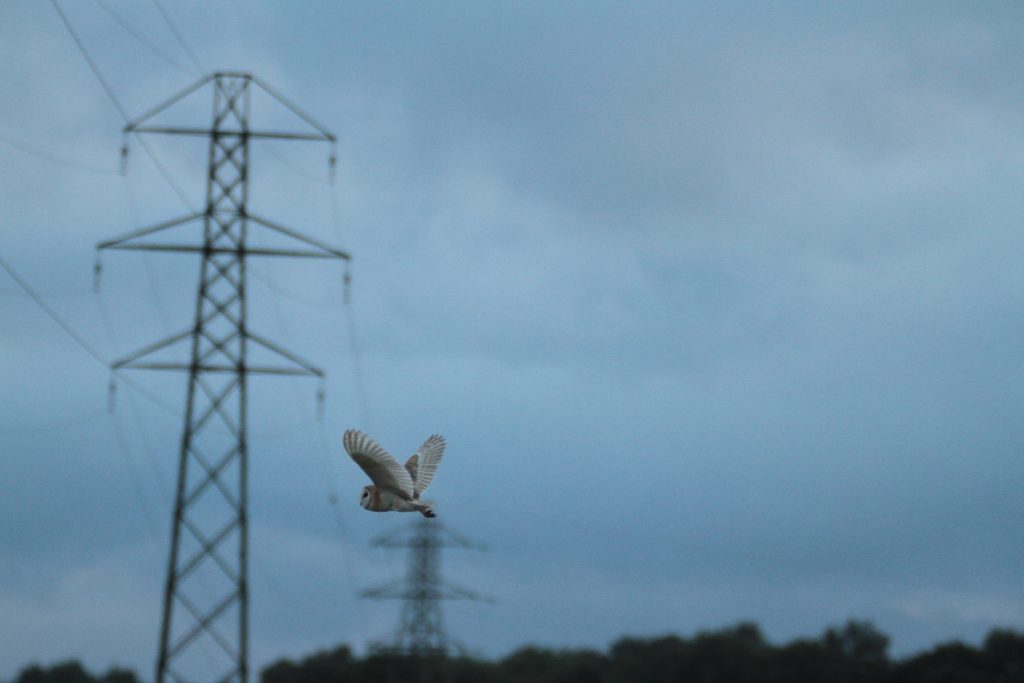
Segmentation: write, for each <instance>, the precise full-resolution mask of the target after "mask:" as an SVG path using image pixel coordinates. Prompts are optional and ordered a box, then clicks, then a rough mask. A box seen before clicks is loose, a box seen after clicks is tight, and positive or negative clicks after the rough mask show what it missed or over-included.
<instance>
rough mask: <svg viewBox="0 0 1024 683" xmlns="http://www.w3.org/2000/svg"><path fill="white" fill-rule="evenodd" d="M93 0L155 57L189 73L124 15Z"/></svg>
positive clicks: (98, 0) (99, 0) (103, 3)
mask: <svg viewBox="0 0 1024 683" xmlns="http://www.w3.org/2000/svg"><path fill="white" fill-rule="evenodd" d="M95 1H96V4H97V5H99V6H100V7H102V8H103V9H104V10H105V11H106V12H107V14H109V15H110V16H111V17H113V18H114V21H116V22H117V23H118V24H119V25H120V26H121V28H123V29H124V30H125V31H126V32H127V33H128V34H129V35H130V36H131V37H132V38H135V40H137V41H139V43H140V44H141V45H142V46H143V47H145V48H146V49H147V50H149V51H150V52H152V53H153V54H154V55H156V56H157V57H159V58H160V59H162V60H163V61H165V62H167V63H168V64H170V65H171V66H173V67H174V68H175V69H177V70H178V71H181V72H182V73H188V74H189V75H191V74H190V73H189V70H188V69H187V68H185V67H184V66H182V65H181V64H179V63H178V62H177V61H175V60H174V59H173V58H171V57H169V56H168V55H166V54H164V52H162V51H161V50H160V48H158V47H157V46H156V45H154V44H153V43H151V42H149V40H147V39H146V38H145V36H143V35H142V34H141V33H140V32H139V31H138V30H137V29H136V28H135V27H134V26H132V25H131V24H129V23H128V21H127V20H126V19H125V18H124V17H122V16H121V15H120V14H118V13H117V12H115V11H114V10H113V9H111V8H110V6H109V5H107V4H106V3H105V2H104V1H103V0H95Z"/></svg>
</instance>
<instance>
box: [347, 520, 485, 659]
mask: <svg viewBox="0 0 1024 683" xmlns="http://www.w3.org/2000/svg"><path fill="white" fill-rule="evenodd" d="M372 543H373V545H376V546H381V547H385V548H409V551H410V552H409V564H408V566H407V569H406V575H405V579H404V580H399V581H395V582H393V583H390V584H387V585H384V586H381V587H378V588H371V589H369V590H365V591H363V592H362V593H361V594H360V595H361V597H364V598H374V599H400V600H402V614H401V621H400V622H399V626H398V631H397V633H396V635H395V639H394V641H393V643H392V648H393V649H394V650H395V651H397V652H400V653H402V654H407V655H414V656H418V657H436V656H439V655H446V654H447V653H448V651H449V649H450V647H451V643H450V641H449V640H448V634H447V631H446V630H445V626H444V616H443V614H442V611H441V601H442V600H460V599H461V600H489V598H486V597H484V596H481V595H480V594H479V593H476V592H475V591H471V590H469V589H468V588H461V587H459V586H455V585H452V584H450V583H447V582H446V581H444V579H443V578H442V577H441V548H472V549H476V550H483V549H484V548H483V546H481V545H479V544H477V543H473V542H472V541H470V540H468V539H466V538H464V537H462V536H460V535H459V534H456V533H455V532H454V531H452V530H451V529H448V528H446V527H444V526H443V525H442V524H441V523H440V522H438V521H437V520H436V519H433V520H431V519H426V518H424V519H419V520H417V521H416V522H414V523H413V524H412V525H410V526H408V527H404V528H401V529H398V530H396V531H392V532H389V533H386V534H383V535H381V536H378V537H377V538H375V539H373V541H372Z"/></svg>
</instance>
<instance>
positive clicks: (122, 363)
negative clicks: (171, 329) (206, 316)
mask: <svg viewBox="0 0 1024 683" xmlns="http://www.w3.org/2000/svg"><path fill="white" fill-rule="evenodd" d="M190 334H192V330H191V329H189V330H185V331H184V332H179V333H178V334H173V335H171V336H170V337H166V338H164V339H161V340H160V341H158V342H156V343H154V344H150V345H149V346H144V347H142V348H141V349H139V350H138V351H136V352H135V353H133V354H131V355H129V356H125V357H124V358H122V359H120V360H116V361H114V362H113V363H112V364H111V366H110V367H111V368H112V369H113V370H118V369H120V368H130V367H133V366H132V363H133V362H134V361H136V360H138V359H139V358H142V357H143V356H147V355H149V354H151V353H153V352H155V351H159V350H160V349H162V348H164V347H167V346H170V345H171V344H174V343H176V342H179V341H181V340H182V339H184V338H186V337H188V336H189V335H190Z"/></svg>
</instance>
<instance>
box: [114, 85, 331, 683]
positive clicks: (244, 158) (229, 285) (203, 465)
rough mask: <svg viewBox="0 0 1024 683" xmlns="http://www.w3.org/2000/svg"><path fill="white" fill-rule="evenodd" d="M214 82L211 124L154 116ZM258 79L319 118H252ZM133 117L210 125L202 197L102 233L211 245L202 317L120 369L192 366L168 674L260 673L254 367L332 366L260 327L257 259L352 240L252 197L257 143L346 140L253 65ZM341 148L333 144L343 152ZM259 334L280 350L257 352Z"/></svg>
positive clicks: (203, 267)
mask: <svg viewBox="0 0 1024 683" xmlns="http://www.w3.org/2000/svg"><path fill="white" fill-rule="evenodd" d="M207 85H209V86H212V89H213V123H212V125H211V126H210V127H209V128H194V127H187V126H167V125H155V124H154V123H152V120H153V118H154V117H156V116H157V115H158V114H161V113H163V112H165V111H166V110H167V109H168V108H169V107H171V106H172V105H174V104H176V103H177V102H179V101H181V100H182V99H184V98H186V97H188V96H189V95H191V94H192V93H194V92H196V91H198V90H200V89H201V88H203V87H204V86H207ZM254 85H255V86H256V87H258V88H260V89H261V90H263V91H265V92H266V93H267V94H269V95H270V96H271V97H272V98H273V99H275V100H277V101H278V102H280V103H281V104H283V105H284V106H285V107H287V108H288V109H290V110H291V111H292V112H293V113H295V114H296V115H298V116H299V117H300V118H302V119H303V120H304V121H305V122H306V123H308V124H309V125H310V127H311V128H312V132H282V131H271V130H252V129H250V127H249V122H250V106H251V91H252V90H253V86H254ZM124 131H125V133H126V134H128V133H163V134H169V135H185V136H202V137H207V138H209V162H208V166H207V179H206V205H205V208H204V209H203V210H202V211H200V212H196V213H193V214H189V215H186V216H183V217H180V218H176V219H173V220H169V221H166V222H163V223H159V224H157V225H154V226H152V227H148V228H143V229H140V230H136V231H134V232H131V233H128V234H126V235H122V236H120V237H117V238H115V239H112V240H108V241H105V242H101V243H100V244H99V245H97V249H101V250H102V249H135V250H148V251H167V252H179V253H196V254H200V255H201V257H202V261H201V264H200V275H199V287H198V290H197V295H196V308H195V319H194V322H193V324H192V326H191V327H189V328H188V329H186V330H183V331H181V332H179V333H178V334H173V335H171V336H169V337H167V338H166V339H163V340H161V341H158V342H156V343H154V344H151V345H149V346H146V347H145V348H143V349H141V350H139V351H137V352H135V353H133V354H131V355H129V356H127V357H125V358H122V359H121V360H118V361H116V362H115V363H114V364H113V366H112V367H113V368H114V370H118V369H128V368H140V369H149V370H178V371H184V372H187V373H188V394H187V398H186V403H185V421H184V427H183V430H182V436H181V445H180V451H179V460H178V482H177V490H176V495H175V500H174V517H173V525H172V530H171V549H170V556H169V560H168V567H167V580H166V584H165V588H164V597H163V617H162V621H161V627H160V649H159V654H158V657H157V664H156V683H165V682H166V681H167V680H168V679H171V680H173V681H177V682H178V683H185V681H189V682H192V681H196V680H210V681H217V682H218V683H248V680H249V662H248V659H249V653H248V643H249V624H248V619H249V615H248V611H249V610H248V607H249V580H248V575H249V571H248V547H249V537H248V512H247V505H248V469H249V459H248V451H249V442H248V435H247V428H248V415H247V412H248V408H247V402H248V382H247V378H248V376H249V375H252V374H276V375H306V376H316V377H323V372H322V371H321V370H320V369H319V368H316V367H314V366H313V365H311V364H310V363H308V362H306V361H304V360H303V359H301V358H300V357H299V356H297V355H295V354H294V353H292V352H290V351H287V350H285V349H284V348H282V347H280V346H278V345H277V344H274V343H273V342H271V341H269V340H267V339H266V338H264V337H262V336H260V335H258V334H256V333H255V332H253V331H252V330H250V329H249V327H248V324H247V310H248V297H247V292H246V259H247V257H249V256H297V257H309V258H327V259H342V260H346V261H347V260H348V259H349V255H348V254H347V253H345V252H343V251H340V250H338V249H335V248H333V247H330V246H328V245H326V244H323V243H321V242H320V241H318V240H315V239H313V238H311V237H307V236H305V235H303V234H301V233H299V232H296V231H294V230H291V229H289V228H286V227H284V226H282V225H279V224H277V223H274V222H272V221H269V220H267V219H266V218H263V217H261V216H259V215H256V214H254V213H252V212H250V211H249V206H248V202H249V143H250V141H251V140H253V139H260V138H270V139H285V140H324V141H329V142H331V143H332V144H333V143H334V140H335V138H334V135H332V134H331V133H330V132H328V131H327V130H326V129H324V128H323V127H322V126H320V125H319V124H317V123H316V122H315V121H313V119H311V118H310V117H309V116H307V115H306V114H304V113H303V112H301V111H300V110H298V109H297V108H296V107H295V106H294V105H292V104H291V103H290V102H289V101H287V100H285V99H284V98H282V97H281V96H280V95H278V94H277V93H276V92H275V91H274V90H272V89H270V88H269V87H268V86H267V85H266V84H265V83H263V82H262V81H261V80H260V79H258V78H256V77H255V76H252V75H251V74H247V73H239V72H219V73H214V74H212V75H210V76H207V77H205V78H203V79H201V80H199V81H198V82H196V83H195V84H193V85H192V86H190V87H188V88H186V89H185V90H183V91H182V92H180V93H178V94H177V95H175V96H174V97H171V98H170V99H168V100H167V101H165V102H164V103H162V104H160V105H158V106H157V107H154V108H153V109H151V110H150V111H148V112H146V113H145V114H143V115H142V116H140V117H139V118H138V119H136V120H135V121H132V122H130V123H129V124H128V125H127V126H125V129H124ZM333 158H334V157H333V153H332V156H331V159H332V163H333ZM198 222H201V223H202V240H201V242H200V243H199V244H195V243H185V242H179V241H153V238H154V237H155V236H157V235H161V236H163V235H167V232H168V231H171V230H172V229H175V228H179V227H180V226H184V225H186V224H191V223H198ZM255 230H261V231H267V232H268V233H272V234H274V235H276V236H278V237H279V238H280V237H284V238H287V239H288V240H290V241H293V242H298V243H299V247H298V248H269V247H252V246H250V245H249V237H250V233H251V232H254V231H255ZM179 344H180V345H184V344H188V345H189V346H190V347H191V355H190V360H189V361H188V362H181V361H177V360H174V359H170V360H168V359H166V358H162V357H160V356H161V355H163V356H166V355H167V354H169V353H171V351H170V349H172V348H174V347H177V346H178V345H179ZM251 347H252V348H254V349H255V350H258V351H259V352H260V353H261V354H262V355H263V356H269V357H271V358H276V359H277V360H272V361H259V362H256V363H252V362H250V359H249V351H250V348H251ZM161 352H163V353H161Z"/></svg>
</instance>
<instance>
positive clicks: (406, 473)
mask: <svg viewBox="0 0 1024 683" xmlns="http://www.w3.org/2000/svg"><path fill="white" fill-rule="evenodd" d="M343 441H344V443H345V450H346V451H348V454H349V455H350V456H352V459H353V460H355V461H356V464H357V465H359V466H360V467H362V468H363V471H364V472H366V474H367V475H369V477H370V479H371V480H372V481H373V485H372V486H364V487H363V493H362V496H361V497H360V498H359V504H360V505H362V506H363V507H364V508H366V509H367V510H372V511H373V512H388V511H389V510H394V511H395V512H419V513H420V514H422V515H423V516H424V517H436V516H437V515H436V514H435V513H434V504H433V503H431V502H427V501H423V500H420V494H421V493H423V492H424V491H425V490H426V489H427V487H428V486H430V482H431V480H433V478H434V472H436V471H437V465H438V464H439V463H440V462H441V456H443V455H444V437H443V436H438V435H437V434H435V435H433V436H432V437H430V438H429V439H427V440H426V441H424V442H423V445H422V446H420V448H419V450H418V451H416V452H415V453H413V454H412V457H410V458H409V460H407V461H406V463H405V466H404V467H403V466H402V465H400V464H399V462H398V461H397V460H395V459H394V458H393V457H392V456H391V454H390V453H388V452H387V451H386V450H384V449H383V448H381V447H380V445H379V444H378V443H377V442H376V441H374V440H373V439H371V438H370V437H369V436H367V435H366V434H363V433H362V432H360V431H358V430H355V429H350V430H348V431H347V432H345V438H344V439H343Z"/></svg>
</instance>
